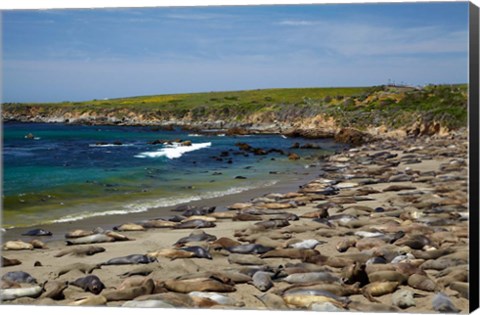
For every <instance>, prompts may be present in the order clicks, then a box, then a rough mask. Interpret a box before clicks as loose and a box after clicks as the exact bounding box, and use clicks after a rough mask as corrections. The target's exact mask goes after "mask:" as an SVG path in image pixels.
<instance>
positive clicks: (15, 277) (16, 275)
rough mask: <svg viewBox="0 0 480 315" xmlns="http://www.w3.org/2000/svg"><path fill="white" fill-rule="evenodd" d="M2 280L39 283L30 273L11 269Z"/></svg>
mask: <svg viewBox="0 0 480 315" xmlns="http://www.w3.org/2000/svg"><path fill="white" fill-rule="evenodd" d="M2 280H4V281H10V282H15V283H37V280H36V279H35V278H34V277H32V276H31V275H30V274H28V273H26V272H23V271H10V272H7V273H6V274H4V275H3V277H2Z"/></svg>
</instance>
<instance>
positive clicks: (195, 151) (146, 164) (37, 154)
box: [2, 123, 339, 227]
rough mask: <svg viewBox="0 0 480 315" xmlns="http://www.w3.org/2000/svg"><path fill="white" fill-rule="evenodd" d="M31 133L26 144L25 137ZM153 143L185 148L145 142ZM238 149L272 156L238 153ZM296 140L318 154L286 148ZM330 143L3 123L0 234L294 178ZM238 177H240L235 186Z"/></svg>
mask: <svg viewBox="0 0 480 315" xmlns="http://www.w3.org/2000/svg"><path fill="white" fill-rule="evenodd" d="M29 133H31V134H32V135H33V136H34V139H28V138H26V137H25V136H26V135H27V134H29ZM156 139H165V140H176V139H181V140H190V141H191V142H192V146H176V145H173V146H165V145H152V144H149V143H148V142H151V141H153V140H156ZM238 142H244V143H248V144H249V145H250V146H252V147H255V148H262V149H264V150H268V149H280V150H284V151H285V152H287V151H288V152H295V153H297V154H299V155H300V156H302V159H301V160H299V161H290V160H288V158H287V156H286V155H281V154H279V153H277V152H272V153H269V154H268V155H254V154H252V153H249V154H245V152H244V151H241V150H240V149H239V148H238V147H237V146H235V144H236V143H238ZM295 142H299V143H300V144H301V145H302V144H304V143H307V142H308V143H315V144H317V145H319V146H320V147H321V149H309V150H306V149H290V148H291V146H292V145H293V144H294V143H295ZM338 148H339V147H338V145H337V144H335V143H334V142H333V141H331V140H313V141H312V140H308V141H307V140H304V139H298V138H295V139H288V138H284V137H282V136H279V135H255V136H239V137H228V136H223V135H213V134H212V135H198V134H192V133H189V132H185V131H182V130H175V131H155V130H153V129H152V128H151V127H132V126H80V125H63V124H36V123H35V124H34V123H5V124H4V125H3V185H2V186H3V192H2V201H3V208H2V210H3V211H2V214H3V222H2V225H3V226H4V227H13V226H29V225H35V224H40V223H48V222H66V221H74V220H80V219H82V218H87V217H92V216H100V215H102V216H103V215H119V214H125V213H131V212H142V211H147V210H148V209H150V208H154V207H164V206H174V205H176V204H180V203H185V202H189V201H193V200H202V199H209V198H214V197H220V196H227V195H230V194H234V193H239V192H242V191H246V190H250V189H255V188H260V187H267V186H270V185H274V184H275V183H277V182H279V181H282V180H288V179H289V178H291V177H292V176H298V175H295V174H298V172H299V170H303V169H304V168H305V167H306V165H308V164H311V163H313V162H314V161H316V157H318V156H320V155H324V154H328V153H332V152H333V151H334V150H336V149H338ZM237 176H243V177H245V179H237V178H236V177H237Z"/></svg>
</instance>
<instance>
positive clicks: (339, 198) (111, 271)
mask: <svg viewBox="0 0 480 315" xmlns="http://www.w3.org/2000/svg"><path fill="white" fill-rule="evenodd" d="M467 147H468V142H467V138H466V133H465V132H463V133H460V132H458V133H457V132H452V134H451V135H450V136H449V137H447V138H442V137H438V136H434V137H419V138H406V139H395V140H393V139H389V140H383V141H377V142H372V143H370V144H366V145H363V146H359V147H355V148H352V149H349V150H345V151H343V152H340V153H338V154H334V155H331V156H330V157H328V158H327V159H326V162H325V163H324V164H322V165H320V166H319V168H318V169H316V170H315V173H320V171H324V174H323V175H322V176H317V177H316V178H312V179H311V180H307V181H306V182H303V184H301V185H302V188H301V189H300V187H298V186H300V185H297V184H295V186H297V187H296V188H294V187H292V186H288V185H287V186H286V187H284V188H285V189H284V190H282V191H283V192H282V193H279V194H272V192H273V191H272V189H271V188H266V191H265V193H263V192H262V193H261V194H260V195H258V194H257V195H253V193H254V192H257V193H258V191H252V192H251V193H252V195H249V196H245V195H242V194H240V195H239V196H238V197H239V199H240V200H238V202H240V201H241V202H243V203H245V202H252V198H254V197H256V198H257V199H258V198H260V199H261V200H263V199H262V198H267V199H268V198H271V200H272V201H254V202H253V204H252V206H251V207H253V209H257V210H258V211H263V213H264V214H262V215H260V217H261V218H262V219H263V221H261V222H268V221H269V218H272V216H274V215H272V214H268V213H270V212H272V210H268V211H267V208H266V207H267V206H268V205H270V206H271V208H272V209H275V207H283V206H281V205H286V204H289V205H291V206H285V209H283V210H280V209H279V210H273V212H272V213H282V212H287V213H291V214H295V215H296V216H298V217H299V219H298V220H292V221H289V223H288V224H287V225H286V226H283V227H281V226H279V227H277V228H275V227H274V228H271V229H270V228H267V229H258V228H256V225H255V223H256V222H251V221H232V220H231V219H229V218H228V219H222V218H217V219H216V221H215V227H209V228H200V229H171V228H167V229H147V230H146V231H130V232H129V231H121V232H119V233H121V234H123V235H125V236H127V237H129V238H131V240H129V241H125V242H109V243H100V244H95V245H99V246H102V247H104V248H105V249H106V250H105V251H104V252H101V253H98V254H95V255H93V256H84V257H76V256H70V255H67V256H63V257H60V258H56V257H53V255H54V254H56V253H58V252H59V251H61V250H64V249H68V248H73V247H75V246H65V243H64V242H63V241H54V242H50V243H47V246H48V249H34V250H30V251H13V250H6V251H3V252H2V255H4V256H5V257H8V258H9V259H18V260H19V261H21V262H22V264H20V265H17V266H12V267H7V268H2V269H3V270H2V271H3V273H5V272H8V271H14V270H22V271H25V272H28V273H30V274H31V275H32V276H34V277H35V278H37V279H38V281H39V282H40V283H42V282H44V281H46V280H48V281H52V280H53V279H54V278H53V276H52V275H54V274H55V273H56V272H58V270H59V269H61V268H62V267H64V266H67V265H69V264H73V263H78V262H82V263H88V264H92V263H93V264H99V263H101V262H105V261H107V260H108V259H111V258H114V257H120V256H125V255H131V254H148V253H150V254H151V255H152V253H154V252H161V251H162V250H173V249H174V248H175V247H174V246H173V244H174V243H175V242H177V241H178V239H179V238H182V237H187V236H188V235H190V233H192V232H193V231H198V230H202V231H204V232H206V233H208V234H211V235H214V236H215V237H216V238H217V239H218V238H221V237H228V238H230V239H232V240H236V241H240V242H242V243H244V244H247V243H248V242H247V239H249V238H250V237H252V236H253V235H254V233H256V232H258V233H260V235H263V236H265V237H267V238H268V237H272V238H270V241H273V242H276V244H282V245H281V246H280V247H277V249H280V248H281V247H284V246H286V245H287V244H288V243H289V242H293V240H294V239H295V240H298V241H302V240H307V239H312V238H313V239H316V240H318V241H321V243H320V244H318V245H316V246H315V247H314V248H315V249H316V250H318V251H319V254H318V255H319V256H314V257H317V258H318V259H320V258H321V257H323V258H322V259H323V260H315V259H314V258H312V259H311V260H309V259H307V258H306V257H303V258H301V257H296V258H293V257H292V258H288V257H276V258H264V256H263V255H255V256H257V258H260V259H261V260H262V261H263V263H264V264H265V265H264V266H269V267H271V268H274V270H275V268H280V267H279V266H284V267H285V266H287V265H289V264H298V263H301V262H305V261H309V263H310V264H311V265H312V264H313V265H316V266H317V267H322V268H327V270H330V272H331V273H332V274H333V275H335V276H340V275H342V274H343V272H344V271H343V270H344V267H347V266H349V265H350V263H347V264H346V265H344V266H339V265H335V266H333V265H332V262H331V261H330V262H329V260H328V259H327V260H325V259H326V258H330V259H333V258H335V259H338V258H339V257H342V258H343V259H347V257H357V258H355V259H353V260H352V261H351V263H353V262H355V261H365V259H366V258H365V257H364V256H365V255H367V256H368V257H374V256H371V255H372V253H375V252H378V251H382V252H384V253H385V255H387V253H388V255H389V256H388V257H395V256H390V255H392V254H393V255H399V256H401V255H403V254H401V253H400V252H397V249H398V250H400V248H401V250H402V253H403V251H407V253H410V254H412V255H413V256H412V257H409V258H402V259H404V260H402V261H403V262H405V263H407V264H409V266H410V267H409V268H414V270H417V268H419V269H418V272H419V273H420V271H422V274H425V275H426V277H427V278H428V279H430V280H431V281H433V283H435V285H440V283H443V285H442V287H440V286H439V287H438V289H437V290H430V289H426V288H420V287H418V286H416V285H415V284H414V283H413V282H412V283H411V282H410V278H409V281H408V283H407V281H405V282H403V281H402V283H401V284H400V285H399V286H398V288H397V287H396V290H394V292H395V291H399V290H409V291H412V292H413V293H415V294H417V295H418V296H419V297H416V298H415V305H414V306H411V307H409V308H407V309H406V310H405V311H407V312H415V313H419V312H432V311H434V310H435V303H434V298H435V297H436V292H443V293H444V294H445V295H446V296H447V297H448V299H449V300H450V301H451V302H452V303H453V305H454V307H455V308H456V309H458V310H459V311H461V312H462V313H464V312H467V311H468V299H467V298H465V297H463V296H462V295H461V294H459V292H458V291H455V290H454V288H451V287H449V284H448V283H447V284H446V285H445V283H444V282H442V276H441V270H443V269H444V268H443V269H441V270H438V269H435V268H433V269H432V268H429V267H425V268H423V267H421V266H422V265H423V264H424V263H427V262H429V261H430V263H432V261H434V262H435V261H437V260H440V261H441V260H442V259H446V260H449V259H450V260H452V261H455V263H454V264H453V266H452V267H453V269H454V270H457V271H461V270H463V268H465V267H464V266H465V264H466V263H467V261H466V259H467V258H466V257H468V234H465V231H466V230H467V227H468V215H467V216H466V219H465V217H464V216H465V213H466V211H468V205H467V204H466V202H467V201H466V200H467V194H466V178H467V177H466V176H467V164H466V163H467V162H466V156H467V154H468V151H467ZM395 186H396V187H395ZM392 187H395V188H392ZM331 188H334V189H336V192H335V193H333V194H330V193H326V192H327V191H329V189H331ZM282 189H283V188H282ZM359 191H362V194H356V193H357V192H359ZM269 196H270V197H269ZM275 196H276V197H275ZM230 198H231V196H228V198H225V200H222V201H221V202H220V201H218V200H216V202H219V203H218V205H220V204H222V203H223V202H224V203H225V206H228V205H227V203H228V202H227V201H229V205H230V206H231V205H232V204H233V203H235V202H237V199H235V200H233V199H230ZM242 198H246V199H242ZM229 199H230V200H229ZM196 204H198V205H199V204H202V202H196ZM278 204H280V205H278ZM322 205H328V206H327V208H328V211H329V214H328V215H327V217H326V218H325V219H326V221H321V220H320V221H319V222H315V221H312V217H306V216H305V215H306V214H308V213H312V212H314V211H319V209H322ZM433 205H435V207H437V208H436V209H440V210H437V211H431V209H433ZM237 207H240V206H237ZM219 208H220V209H219V210H221V209H222V208H223V207H219ZM239 209H240V208H239ZM376 209H383V210H381V211H380V210H376ZM269 211H270V212H269ZM225 213H231V214H234V213H237V214H239V213H242V210H226V211H225ZM347 213H348V215H347ZM449 213H450V214H449ZM172 214H174V213H172ZM447 214H449V215H447ZM142 215H145V214H142ZM345 215H346V216H345ZM152 216H154V215H153V213H148V217H152ZM207 216H208V215H207ZM335 216H340V217H342V216H344V217H343V218H344V219H345V220H339V221H337V220H338V219H333V218H334V217H335ZM212 217H213V216H212ZM329 218H331V221H330V219H329ZM105 219H106V220H108V218H105ZM115 219H117V218H115ZM118 219H119V221H123V223H128V222H129V221H130V219H133V217H118ZM92 222H94V221H92ZM327 222H329V223H328V224H327ZM80 223H81V224H85V223H87V221H83V222H79V224H80ZM95 223H96V224H92V223H90V222H88V224H87V226H85V225H83V228H85V229H87V230H88V229H93V228H95V227H96V226H98V225H100V224H98V223H99V221H98V220H97V221H96V222H95ZM105 223H106V221H105ZM76 224H77V223H75V224H73V225H69V224H66V225H65V227H69V226H71V227H72V229H73V228H74V227H79V226H80V225H76ZM106 225H107V224H106ZM410 226H413V227H415V228H413V229H411V228H409V227H410ZM367 231H368V232H370V233H372V232H376V233H381V234H382V235H384V236H385V237H386V236H387V235H391V233H390V232H392V231H402V233H404V236H402V237H401V238H400V239H399V241H395V243H393V244H388V243H387V242H385V241H380V240H379V241H378V243H372V244H370V243H369V242H370V241H371V240H369V239H368V237H367V236H359V235H360V234H359V235H357V234H354V233H353V232H363V233H366V232H367ZM276 233H280V234H281V235H283V236H284V237H285V238H284V239H275V237H273V235H277V234H276ZM418 233H420V234H421V235H424V236H426V237H427V238H428V241H429V246H430V247H429V248H424V249H422V248H421V247H420V248H418V247H417V245H410V246H411V248H410V247H408V245H407V244H410V243H408V237H410V236H412V237H417V236H416V235H419V234H418ZM361 235H364V234H361ZM351 237H354V238H356V241H357V242H364V243H362V244H365V245H363V246H366V247H365V248H362V247H360V245H358V244H357V245H353V246H350V248H348V247H347V250H346V251H345V253H340V251H339V250H338V245H339V243H340V242H341V241H345V240H346V239H348V238H351ZM37 239H38V237H37ZM40 239H41V238H40ZM405 239H406V240H405ZM402 240H403V243H402V242H401V241H402ZM264 241H265V240H264ZM270 241H269V242H270ZM251 243H252V244H256V245H258V244H260V243H262V242H260V241H259V240H258V238H253V239H251ZM397 243H398V245H394V244H397ZM201 244H203V245H201ZM262 244H265V243H262ZM366 244H369V245H366ZM402 244H403V245H402ZM190 245H191V246H207V248H209V252H210V254H211V255H212V259H211V260H209V259H204V258H198V257H197V258H179V259H175V260H171V259H169V258H167V257H164V256H162V255H160V254H159V255H160V256H156V257H157V259H158V262H156V263H153V264H151V265H152V266H154V268H157V269H154V271H153V272H152V273H151V274H150V275H149V276H135V277H133V278H136V279H138V281H140V282H141V281H144V280H146V279H149V278H150V279H153V280H154V281H155V283H156V286H155V288H156V289H155V290H158V292H164V293H158V292H157V291H154V292H150V295H149V294H146V295H144V296H142V297H141V299H147V300H148V299H153V300H159V299H160V300H162V301H164V302H166V303H167V304H168V303H173V304H172V305H173V306H174V307H179V308H198V307H199V308H205V307H214V308H227V309H236V308H242V309H245V308H247V309H275V310H278V309H281V308H282V307H280V308H278V307H276V306H278V305H283V304H275V305H276V306H273V304H272V305H270V304H269V303H267V302H262V301H261V299H259V298H258V297H259V296H262V294H263V293H262V292H261V291H260V290H259V289H258V288H257V287H255V286H254V285H253V283H235V285H234V287H233V288H234V290H233V292H228V293H222V294H224V295H225V296H228V297H229V298H231V299H232V300H233V301H234V302H235V303H229V304H228V303H227V304H221V303H217V302H212V301H211V300H210V302H208V303H210V304H205V302H206V301H205V300H201V302H199V301H198V300H191V298H190V300H188V299H189V297H188V294H185V293H179V291H175V290H172V289H166V291H164V290H165V287H162V286H163V285H165V283H167V282H168V281H174V279H178V278H177V277H181V276H186V275H190V276H189V277H195V275H196V274H199V277H200V274H205V273H207V274H208V273H212V272H227V270H240V269H241V268H246V267H247V266H243V265H239V264H237V263H231V262H230V260H229V259H230V258H232V257H231V255H232V253H229V252H228V251H226V250H225V249H221V250H214V249H213V247H211V246H212V245H211V242H192V243H191V244H190ZM82 246H86V245H82ZM76 247H78V246H76ZM433 249H435V250H445V251H446V252H445V254H443V255H440V256H439V258H435V259H425V258H421V257H423V256H421V255H420V254H422V253H425V254H422V255H427V254H428V251H429V250H433ZM447 249H448V251H447ZM392 250H393V252H392ZM267 253H268V252H267ZM394 253H396V254H394ZM362 255H364V256H362ZM415 255H417V256H418V257H417V256H415ZM385 257H387V256H385ZM389 260H391V258H389ZM315 261H316V262H315ZM347 261H348V260H347ZM36 262H40V266H38V267H34V265H35V263H36ZM463 262H464V263H465V264H463ZM338 263H339V262H337V264H338ZM382 264H386V265H389V266H390V267H391V268H392V269H390V270H398V269H395V268H399V267H398V266H399V265H398V263H393V262H391V261H390V262H389V261H387V262H386V263H385V262H384V263H382ZM155 266H156V267H155ZM402 266H403V265H402ZM136 267H137V266H135V265H120V266H104V267H102V268H101V269H96V270H94V271H93V272H92V274H94V275H96V276H98V277H99V278H100V279H101V280H102V281H103V282H104V283H105V284H106V286H107V287H108V290H107V292H117V291H118V290H119V288H120V287H122V286H124V285H125V283H124V282H123V281H124V280H125V279H124V278H122V277H119V275H120V274H121V273H124V272H128V271H131V270H133V269H134V268H136ZM298 268H300V267H298ZM302 268H305V267H302ZM282 270H283V269H282ZM303 272H305V271H303ZM413 274H415V272H413ZM84 276H85V274H83V273H82V272H80V271H78V270H72V271H70V272H67V273H66V274H63V275H61V276H60V277H59V278H58V280H61V281H73V280H75V279H77V278H80V277H84ZM410 277H411V276H410ZM133 278H132V279H131V281H132V282H133ZM284 279H285V278H279V279H274V280H273V288H272V289H270V290H269V291H267V292H268V293H271V294H274V295H276V296H277V297H279V298H281V297H282V294H281V292H282V290H284V289H286V288H287V287H288V285H289V284H288V283H287V282H285V280H284ZM175 281H176V280H175ZM372 281H373V280H372ZM412 281H413V280H412ZM459 281H460V282H462V281H464V280H459ZM136 283H137V286H138V285H139V284H138V283H139V282H136ZM462 283H463V282H462ZM370 284H373V282H372V283H370ZM131 285H132V286H135V285H134V284H131ZM157 285H158V287H157ZM467 285H468V283H467ZM140 286H141V285H140ZM340 286H342V287H344V288H345V287H347V286H346V284H341V285H340ZM365 288H366V287H365ZM213 291H215V290H213ZM364 291H365V289H363V291H361V292H357V293H353V294H347V297H348V300H349V302H348V303H347V304H338V303H334V304H333V305H334V306H335V308H336V309H337V310H343V311H346V310H349V311H367V312H374V311H382V312H391V311H394V312H399V311H400V309H399V308H398V307H397V306H395V305H394V304H393V303H394V302H393V297H392V292H390V293H388V292H385V293H383V294H380V295H379V296H377V297H376V300H377V301H378V302H371V301H370V300H369V299H367V297H366V295H365V292H364ZM64 292H65V299H61V300H52V299H50V298H45V297H44V298H42V297H39V298H32V297H24V298H18V299H15V300H12V301H5V302H6V304H43V305H74V304H75V303H76V302H75V301H79V299H80V300H83V299H86V300H88V301H94V300H93V297H94V295H93V294H92V293H88V292H84V291H83V290H81V289H79V288H77V287H72V286H70V285H69V286H68V287H67V288H66V289H65V291H64ZM155 292H157V293H155ZM174 292H176V293H174ZM220 292H221V291H220ZM362 292H363V294H362ZM112 294H115V293H112ZM162 294H164V295H162ZM168 294H174V295H175V296H177V297H178V296H180V295H181V296H182V298H185V299H187V300H188V301H190V302H179V301H178V300H175V301H176V302H175V301H173V300H171V298H172V297H171V295H168ZM182 294H183V295H182ZM138 298H139V299H140V297H138ZM283 298H285V296H283ZM90 299H91V300H90ZM133 299H134V298H132V300H133ZM127 300H130V299H127ZM127 300H115V301H114V300H112V301H110V300H103V299H101V301H100V302H98V300H95V301H97V302H91V303H99V304H98V305H105V304H106V305H107V306H121V305H123V304H124V303H125V302H126V301H127ZM283 301H284V302H282V303H285V301H287V300H285V299H284V300H283ZM328 301H330V300H328ZM88 303H90V302H88ZM182 303H183V304H182ZM332 303H333V302H332ZM324 304H325V303H323V302H322V303H320V305H323V306H321V307H325V306H324ZM86 305H96V304H86ZM285 307H286V308H287V309H311V307H312V305H310V304H308V305H307V304H302V305H299V304H295V305H293V304H288V306H287V304H285ZM318 307H320V306H318ZM330 310H331V309H330Z"/></svg>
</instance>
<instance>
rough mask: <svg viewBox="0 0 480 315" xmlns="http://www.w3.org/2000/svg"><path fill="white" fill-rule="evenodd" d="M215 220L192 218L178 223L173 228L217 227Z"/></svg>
mask: <svg viewBox="0 0 480 315" xmlns="http://www.w3.org/2000/svg"><path fill="white" fill-rule="evenodd" d="M215 226H216V224H215V223H214V222H210V221H205V220H198V219H197V220H190V221H185V222H181V223H177V224H176V225H175V226H174V227H173V228H174V229H200V228H211V227H215Z"/></svg>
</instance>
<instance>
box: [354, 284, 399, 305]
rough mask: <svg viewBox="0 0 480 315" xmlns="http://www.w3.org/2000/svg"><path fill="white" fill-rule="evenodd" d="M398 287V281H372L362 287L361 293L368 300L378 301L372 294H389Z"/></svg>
mask: <svg viewBox="0 0 480 315" xmlns="http://www.w3.org/2000/svg"><path fill="white" fill-rule="evenodd" d="M397 288H398V282H390V281H385V282H372V283H369V284H367V285H366V286H364V287H363V289H362V293H363V295H364V296H365V297H366V298H367V299H368V300H369V301H370V302H379V301H378V300H376V299H374V298H373V297H374V296H382V295H385V294H390V293H392V292H394V291H395V290H396V289H397Z"/></svg>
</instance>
